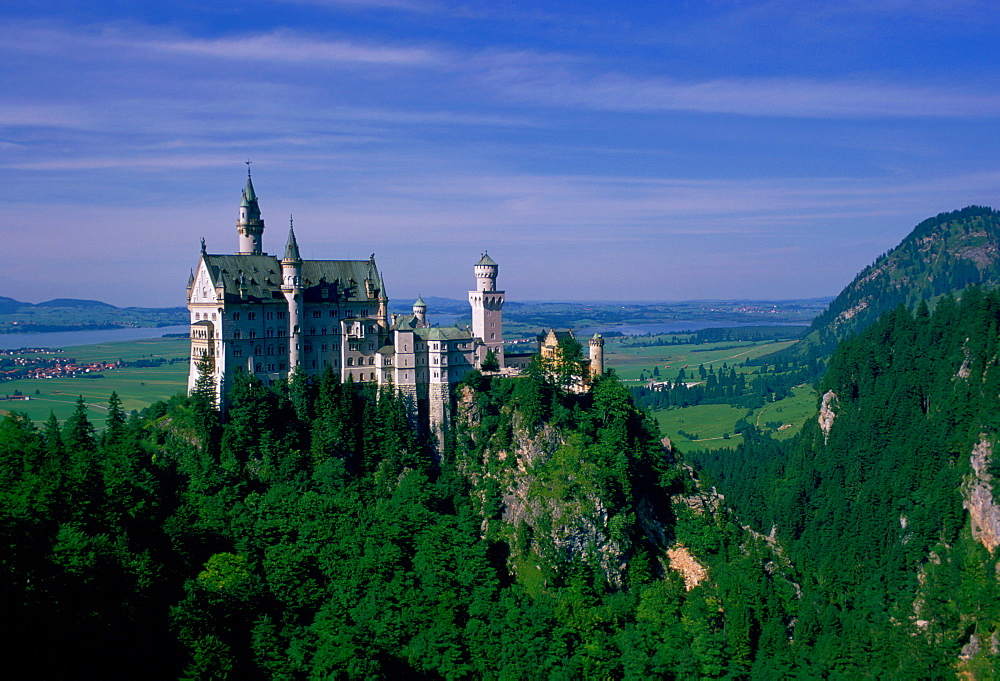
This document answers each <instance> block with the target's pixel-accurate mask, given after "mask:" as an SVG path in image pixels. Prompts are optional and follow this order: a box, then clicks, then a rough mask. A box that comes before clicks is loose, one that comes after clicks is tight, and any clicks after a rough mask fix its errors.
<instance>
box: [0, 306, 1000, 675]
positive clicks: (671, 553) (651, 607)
mask: <svg viewBox="0 0 1000 681" xmlns="http://www.w3.org/2000/svg"><path fill="white" fill-rule="evenodd" d="M998 356H1000V293H997V292H988V293H987V292H983V291H981V290H980V289H978V288H976V287H972V288H970V289H968V290H967V291H966V292H965V293H964V295H963V296H962V299H961V301H960V302H956V301H955V300H954V299H953V298H952V297H950V296H945V297H943V298H942V299H941V300H940V301H939V302H938V303H937V305H936V307H935V309H934V311H933V313H931V312H930V311H929V310H928V307H927V306H926V305H923V306H920V307H918V309H917V310H916V311H915V312H912V313H911V312H910V311H908V310H907V309H906V308H905V307H900V308H898V309H896V310H895V311H893V312H891V313H890V314H888V315H886V316H884V317H883V318H882V319H881V320H880V321H879V322H878V323H876V324H875V325H874V326H872V327H871V328H870V329H869V330H867V331H865V332H863V333H861V334H859V335H858V336H856V337H854V338H852V339H850V340H848V341H846V342H844V343H842V344H841V346H840V348H839V349H838V351H837V352H836V353H835V354H834V356H833V357H832V358H831V360H830V364H829V370H828V372H827V375H826V377H825V378H823V380H822V383H821V385H820V388H821V394H822V395H823V397H822V404H821V405H820V407H821V418H820V419H819V420H816V421H813V422H811V423H809V424H807V425H806V427H804V428H803V430H802V432H801V433H800V434H799V435H798V436H796V438H794V439H793V440H791V441H788V442H784V443H783V442H779V441H776V440H772V439H770V438H769V437H767V436H766V435H764V434H761V433H758V432H756V431H755V430H754V428H753V427H752V426H751V425H749V424H744V428H743V431H742V434H743V436H744V444H742V445H741V446H740V447H738V448H737V449H735V450H728V451H718V452H714V453H712V452H707V453H703V454H700V455H698V456H697V458H696V461H695V463H696V464H697V466H698V468H699V469H700V471H701V472H700V474H699V475H700V476H701V477H702V478H704V479H706V480H708V481H710V482H711V483H713V484H715V485H716V486H717V487H718V490H719V491H720V492H722V493H723V494H724V495H725V498H723V497H721V496H720V495H719V494H717V493H716V492H715V491H714V489H713V488H712V487H710V486H708V485H706V484H704V483H699V481H698V479H697V477H696V475H695V473H694V471H693V470H692V469H691V468H690V467H689V466H688V465H687V464H686V463H685V462H684V461H683V460H681V459H680V457H679V456H678V455H677V454H676V453H675V452H674V451H673V450H671V449H670V448H669V447H665V446H664V445H663V444H661V442H660V438H659V434H658V432H657V428H656V425H655V422H654V421H652V420H651V419H650V418H649V417H648V416H647V415H646V414H645V412H644V411H642V410H641V409H640V408H638V407H636V406H635V405H634V403H633V400H632V397H631V395H630V392H629V390H628V389H627V388H625V387H624V386H623V385H622V384H621V383H620V382H619V381H618V380H617V379H616V378H615V377H614V376H613V375H607V376H602V377H595V378H594V379H593V381H592V383H591V384H590V389H589V390H587V391H585V392H575V391H574V390H573V389H572V388H573V387H574V386H573V385H571V384H572V381H568V380H566V377H565V376H564V375H563V374H565V373H566V372H564V371H559V370H554V368H553V367H551V366H546V365H545V364H544V363H543V362H541V361H538V362H536V363H535V364H533V365H532V368H531V369H530V370H529V371H528V372H527V373H526V375H524V376H522V377H518V378H501V377H498V376H489V375H482V374H478V373H474V374H473V375H471V376H470V378H469V380H468V381H467V382H466V383H465V384H463V385H462V386H460V388H459V390H458V391H457V392H456V394H455V396H454V397H455V401H454V406H453V415H452V419H451V428H450V429H449V430H448V433H447V437H446V438H445V443H444V446H443V448H437V447H432V446H431V443H430V442H428V441H425V440H423V439H421V438H420V437H417V436H416V435H415V434H414V431H413V429H412V428H411V424H410V423H409V422H408V419H407V410H406V408H405V405H404V403H403V402H402V401H401V398H400V397H399V396H398V395H397V394H396V393H395V392H394V391H393V390H391V389H384V390H382V391H376V390H375V389H373V388H372V387H371V386H365V385H354V384H350V383H348V384H342V383H341V382H340V381H339V378H338V377H337V376H336V375H335V374H333V373H329V372H328V373H327V374H325V375H324V376H322V377H321V378H320V379H319V380H315V381H311V380H307V379H306V378H305V377H304V376H303V375H299V374H295V375H293V377H292V379H291V380H290V381H289V382H288V383H287V384H285V383H280V384H278V385H276V386H275V387H273V388H267V387H265V386H263V385H262V384H260V383H259V382H257V381H255V380H253V379H251V378H248V377H243V378H242V379H241V380H240V381H239V382H238V385H237V387H236V389H235V393H234V394H233V403H232V407H231V408H230V409H229V411H228V413H227V414H226V417H225V419H222V418H221V417H220V415H219V414H218V413H217V412H216V411H215V409H214V408H213V404H212V401H211V399H210V397H209V390H208V388H207V381H204V380H203V381H202V382H200V384H199V386H198V388H197V389H196V390H195V391H194V393H193V394H192V395H190V396H184V395H178V396H176V397H175V398H173V399H171V400H170V401H168V402H160V403H157V404H154V405H152V406H151V407H149V408H148V409H146V410H145V411H144V412H143V413H139V414H132V415H126V414H125V413H124V412H123V411H122V409H121V405H120V402H119V401H118V399H117V397H116V396H114V395H112V396H111V398H110V400H109V402H108V414H109V418H108V426H107V428H106V429H105V430H104V431H103V432H101V433H95V431H94V428H93V427H92V425H91V424H90V423H89V422H88V420H87V416H86V408H85V404H84V403H83V401H82V400H80V401H79V402H78V405H77V410H76V412H75V413H74V414H73V415H72V416H71V417H70V418H68V419H67V420H66V421H65V422H64V423H59V422H57V421H56V420H55V418H51V419H50V420H49V421H48V423H46V424H45V425H44V426H43V427H41V428H37V427H35V426H34V425H33V424H32V423H31V422H30V421H29V420H28V419H27V418H26V417H24V416H23V415H20V414H18V413H16V412H13V413H11V414H10V415H8V416H6V417H4V418H3V420H2V421H0V476H2V480H0V483H2V484H0V533H2V535H3V544H2V547H3V548H2V549H0V574H2V584H3V589H2V595H0V599H2V600H0V606H2V607H3V610H4V612H5V613H6V614H7V615H8V618H9V620H10V621H11V622H15V623H16V626H15V627H13V628H12V631H11V632H9V633H8V635H6V636H5V637H4V638H3V646H4V648H3V651H4V653H5V657H6V660H5V671H6V675H7V677H8V678H24V679H64V678H67V679H68V678H73V679H79V678H100V679H132V678H190V679H225V678H229V679H254V678H262V679H263V678H275V679H313V678H330V677H336V678H401V677H402V678H411V677H416V678H420V677H433V678H438V677H445V678H535V677H552V678H648V677H657V676H659V677H667V678H695V677H697V678H760V679H773V678H782V677H789V676H801V677H808V678H814V677H827V676H829V677H859V676H866V677H870V676H875V677H890V678H928V677H940V676H949V675H954V674H955V673H956V672H959V671H961V672H962V673H969V674H972V675H974V676H976V677H977V678H989V677H991V675H992V674H993V671H994V666H995V665H994V660H995V659H996V654H997V653H996V650H997V649H998V648H1000V634H998V629H1000V598H998V597H1000V594H998V593H997V580H996V576H995V575H996V569H997V561H996V559H995V558H994V557H993V553H992V551H994V550H995V548H996V545H997V543H1000V510H998V507H996V506H994V502H993V499H992V495H991V488H990V485H989V483H990V480H991V479H992V477H991V476H992V475H994V474H996V471H995V470H994V468H995V465H994V463H993V460H992V458H991V452H992V447H993V446H994V444H995V439H996V434H997V432H998V430H1000V416H998V415H1000V408H998V407H1000V404H998V402H1000V360H998V359H997V358H998ZM563 359H565V358H563ZM785 369H786V370H788V371H785V372H784V373H788V372H789V371H791V365H789V366H788V367H785ZM570 373H574V372H570ZM713 374H714V375H715V376H716V385H717V386H732V385H733V383H732V380H733V379H732V376H733V373H732V372H731V371H729V370H726V371H724V372H723V371H721V370H719V371H714V372H713ZM574 375H575V373H574ZM706 375H708V370H707V369H706ZM736 380H738V376H737V378H736ZM751 380H754V379H751ZM746 385H747V384H744V387H746ZM983 490H986V494H985V496H984V495H983ZM977 495H978V496H977ZM729 509H732V510H729ZM40 641H44V644H45V649H46V650H48V651H50V653H48V654H27V653H26V651H30V650H38V649H39V642H40Z"/></svg>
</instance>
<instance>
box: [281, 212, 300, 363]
mask: <svg viewBox="0 0 1000 681" xmlns="http://www.w3.org/2000/svg"><path fill="white" fill-rule="evenodd" d="M281 292H282V293H283V294H284V295H285V300H286V301H287V303H288V370H289V371H291V370H292V369H294V368H295V367H297V366H299V365H300V364H301V362H302V360H301V354H300V345H301V343H302V328H301V321H300V320H301V318H302V258H301V256H299V244H298V241H296V240H295V229H294V227H293V224H292V219H291V218H289V219H288V241H287V242H285V257H283V258H282V259H281Z"/></svg>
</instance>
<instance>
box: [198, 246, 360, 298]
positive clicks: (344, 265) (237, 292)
mask: <svg viewBox="0 0 1000 681" xmlns="http://www.w3.org/2000/svg"><path fill="white" fill-rule="evenodd" d="M202 257H203V258H204V259H205V264H206V265H208V271H209V274H211V276H212V281H213V283H214V284H215V285H216V286H221V287H222V288H223V289H224V290H225V293H226V299H227V301H228V300H229V299H230V297H232V299H233V300H239V299H241V297H242V299H243V300H247V299H251V300H252V299H257V300H260V301H268V300H274V301H276V302H281V303H282V304H284V301H285V295H284V294H283V293H282V292H281V283H282V278H281V262H280V261H279V260H278V259H277V258H276V257H275V256H273V255H214V254H209V255H204V256H202ZM368 268H369V263H368V261H367V260H305V261H303V262H302V286H303V292H302V298H303V300H304V301H305V302H307V303H324V302H330V303H335V302H357V303H360V302H366V303H369V304H371V305H372V306H373V307H372V309H373V310H374V309H375V308H374V305H375V301H373V300H371V299H369V298H368V295H367V294H366V293H365V287H364V285H363V284H362V282H363V281H364V278H365V276H366V275H367V274H368Z"/></svg>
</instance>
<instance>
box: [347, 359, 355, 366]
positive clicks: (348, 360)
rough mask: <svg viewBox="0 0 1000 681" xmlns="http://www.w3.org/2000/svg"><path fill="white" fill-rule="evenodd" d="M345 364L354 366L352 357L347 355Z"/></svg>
mask: <svg viewBox="0 0 1000 681" xmlns="http://www.w3.org/2000/svg"><path fill="white" fill-rule="evenodd" d="M347 366H349V367H352V366H354V358H353V357H348V358H347Z"/></svg>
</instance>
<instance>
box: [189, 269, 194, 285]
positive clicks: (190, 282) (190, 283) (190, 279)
mask: <svg viewBox="0 0 1000 681" xmlns="http://www.w3.org/2000/svg"><path fill="white" fill-rule="evenodd" d="M192 286H194V270H193V269H192V270H191V274H190V275H188V288H191V287H192Z"/></svg>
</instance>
